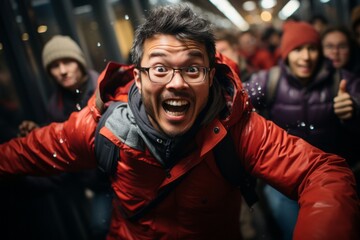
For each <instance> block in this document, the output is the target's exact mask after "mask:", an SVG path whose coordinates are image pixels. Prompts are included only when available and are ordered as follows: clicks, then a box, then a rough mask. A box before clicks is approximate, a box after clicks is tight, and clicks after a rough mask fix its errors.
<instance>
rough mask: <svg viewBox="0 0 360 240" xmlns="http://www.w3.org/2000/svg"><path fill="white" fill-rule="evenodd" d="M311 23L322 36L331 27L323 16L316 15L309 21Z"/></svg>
mask: <svg viewBox="0 0 360 240" xmlns="http://www.w3.org/2000/svg"><path fill="white" fill-rule="evenodd" d="M309 23H310V24H311V25H312V26H313V27H314V28H315V30H316V31H318V33H320V34H322V33H323V32H324V31H325V29H326V28H327V27H328V26H329V21H328V20H327V18H326V17H325V16H324V15H322V14H315V15H313V16H312V17H311V18H310V19H309Z"/></svg>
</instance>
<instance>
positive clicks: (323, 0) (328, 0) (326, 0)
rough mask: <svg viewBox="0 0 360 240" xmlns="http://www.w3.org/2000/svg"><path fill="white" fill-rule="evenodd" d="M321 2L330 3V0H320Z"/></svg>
mask: <svg viewBox="0 0 360 240" xmlns="http://www.w3.org/2000/svg"><path fill="white" fill-rule="evenodd" d="M320 2H321V3H328V2H330V0H320Z"/></svg>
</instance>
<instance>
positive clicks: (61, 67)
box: [58, 62, 67, 74]
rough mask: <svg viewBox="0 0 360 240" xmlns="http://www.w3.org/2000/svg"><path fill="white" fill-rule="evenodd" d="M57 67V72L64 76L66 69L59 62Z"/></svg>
mask: <svg viewBox="0 0 360 240" xmlns="http://www.w3.org/2000/svg"><path fill="white" fill-rule="evenodd" d="M58 67H59V71H60V73H61V74H65V73H66V72H67V69H66V66H65V64H64V63H62V62H60V63H59V66H58Z"/></svg>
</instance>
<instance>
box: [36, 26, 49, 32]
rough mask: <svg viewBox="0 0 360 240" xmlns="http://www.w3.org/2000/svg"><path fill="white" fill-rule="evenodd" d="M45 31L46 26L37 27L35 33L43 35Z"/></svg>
mask: <svg viewBox="0 0 360 240" xmlns="http://www.w3.org/2000/svg"><path fill="white" fill-rule="evenodd" d="M46 31H47V26H46V25H40V26H38V28H37V32H38V33H44V32H46Z"/></svg>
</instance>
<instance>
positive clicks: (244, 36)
mask: <svg viewBox="0 0 360 240" xmlns="http://www.w3.org/2000/svg"><path fill="white" fill-rule="evenodd" d="M237 41H238V46H239V50H238V51H239V55H240V57H241V58H244V59H245V61H246V64H247V66H248V68H249V69H250V71H251V72H257V71H259V70H263V69H269V68H271V67H272V66H274V65H275V64H276V62H275V61H274V59H273V57H272V55H271V53H270V52H269V51H268V50H267V49H265V48H263V47H262V46H260V43H259V40H258V37H257V36H256V35H255V33H254V32H253V31H251V30H248V31H245V32H241V33H239V34H238V36H237Z"/></svg>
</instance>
